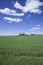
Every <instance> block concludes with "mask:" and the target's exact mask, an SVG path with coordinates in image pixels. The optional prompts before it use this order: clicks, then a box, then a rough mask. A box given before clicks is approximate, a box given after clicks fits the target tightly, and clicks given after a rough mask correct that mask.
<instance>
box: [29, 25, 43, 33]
mask: <svg viewBox="0 0 43 65" xmlns="http://www.w3.org/2000/svg"><path fill="white" fill-rule="evenodd" d="M28 34H43V32H42V28H41V26H40V25H36V26H35V27H32V28H31V29H30V30H29V32H28Z"/></svg>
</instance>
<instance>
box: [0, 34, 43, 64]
mask: <svg viewBox="0 0 43 65" xmlns="http://www.w3.org/2000/svg"><path fill="white" fill-rule="evenodd" d="M0 65H43V36H41V35H40V36H38V35H37V36H0Z"/></svg>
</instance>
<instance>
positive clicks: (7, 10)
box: [0, 8, 24, 16]
mask: <svg viewBox="0 0 43 65" xmlns="http://www.w3.org/2000/svg"><path fill="white" fill-rule="evenodd" d="M0 13H2V14H6V15H13V16H24V13H16V11H15V10H11V9H9V8H5V9H0Z"/></svg>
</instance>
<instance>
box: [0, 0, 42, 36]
mask: <svg viewBox="0 0 43 65" xmlns="http://www.w3.org/2000/svg"><path fill="white" fill-rule="evenodd" d="M19 33H26V34H43V0H0V35H18V34H19Z"/></svg>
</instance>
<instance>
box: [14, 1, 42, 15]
mask: <svg viewBox="0 0 43 65" xmlns="http://www.w3.org/2000/svg"><path fill="white" fill-rule="evenodd" d="M42 5H43V2H40V1H39V0H27V1H26V3H25V6H22V5H20V4H19V3H18V2H17V1H16V3H15V4H14V7H15V8H17V9H21V10H22V11H23V12H24V13H26V12H30V13H38V14H40V13H41V12H42V11H41V10H40V8H39V7H40V6H42Z"/></svg>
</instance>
